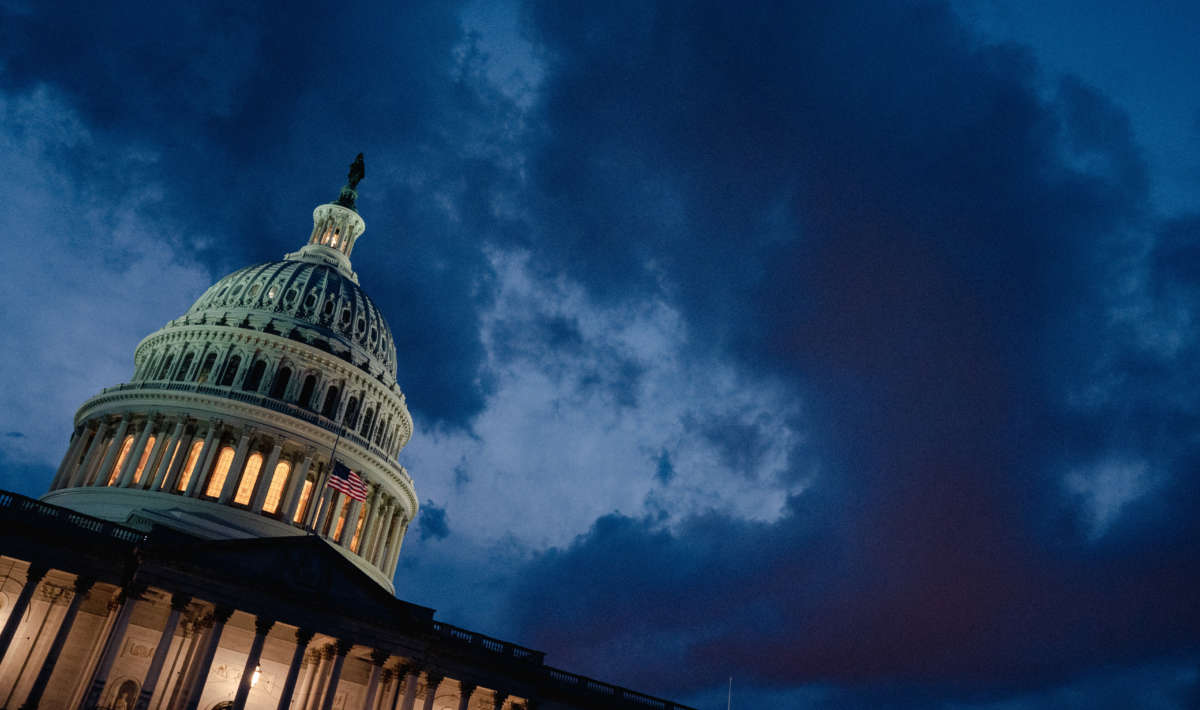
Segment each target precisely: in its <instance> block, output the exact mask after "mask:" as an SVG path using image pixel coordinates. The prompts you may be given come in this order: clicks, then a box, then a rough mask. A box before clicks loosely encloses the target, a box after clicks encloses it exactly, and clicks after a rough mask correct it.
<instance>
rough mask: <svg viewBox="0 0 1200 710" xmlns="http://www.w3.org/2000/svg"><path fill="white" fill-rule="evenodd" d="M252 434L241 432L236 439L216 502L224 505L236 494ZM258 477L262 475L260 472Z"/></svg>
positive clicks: (244, 430) (250, 432)
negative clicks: (223, 483) (236, 442)
mask: <svg viewBox="0 0 1200 710" xmlns="http://www.w3.org/2000/svg"><path fill="white" fill-rule="evenodd" d="M252 434H253V432H252V431H251V430H250V429H249V428H246V429H243V430H242V438H241V439H238V445H237V448H236V449H235V450H234V452H233V462H232V463H230V464H229V473H227V474H226V475H225V485H224V486H222V487H221V495H220V496H219V497H218V498H217V502H218V503H220V504H222V505H226V504H228V503H229V501H230V500H232V499H233V494H234V493H236V492H237V487H238V482H239V481H240V480H241V478H242V469H243V468H245V467H246V454H247V453H248V452H249V450H250V436H251V435H252ZM259 475H262V474H261V472H260V473H259Z"/></svg>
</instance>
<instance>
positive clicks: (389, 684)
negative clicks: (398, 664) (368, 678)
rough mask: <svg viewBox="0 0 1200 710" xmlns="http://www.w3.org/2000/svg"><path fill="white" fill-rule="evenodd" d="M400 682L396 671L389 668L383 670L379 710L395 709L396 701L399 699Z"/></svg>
mask: <svg viewBox="0 0 1200 710" xmlns="http://www.w3.org/2000/svg"><path fill="white" fill-rule="evenodd" d="M400 680H401V678H400V676H399V675H398V674H397V673H396V671H394V670H392V669H391V668H385V669H384V671H383V687H382V688H380V690H379V710H388V709H389V708H394V707H396V699H397V698H399V697H400ZM389 696H390V697H389Z"/></svg>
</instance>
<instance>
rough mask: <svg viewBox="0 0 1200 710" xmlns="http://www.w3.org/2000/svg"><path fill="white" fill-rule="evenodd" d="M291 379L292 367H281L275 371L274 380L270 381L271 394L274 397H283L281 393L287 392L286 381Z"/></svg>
mask: <svg viewBox="0 0 1200 710" xmlns="http://www.w3.org/2000/svg"><path fill="white" fill-rule="evenodd" d="M291 379H292V368H290V367H281V368H279V371H278V372H276V373H275V381H274V382H272V383H271V396H272V397H273V398H275V399H283V395H284V394H286V393H287V386H288V381H289V380H291Z"/></svg>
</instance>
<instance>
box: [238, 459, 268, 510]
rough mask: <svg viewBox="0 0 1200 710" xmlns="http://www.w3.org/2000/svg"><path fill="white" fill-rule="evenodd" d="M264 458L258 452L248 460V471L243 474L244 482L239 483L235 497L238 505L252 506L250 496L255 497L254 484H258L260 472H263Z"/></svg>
mask: <svg viewBox="0 0 1200 710" xmlns="http://www.w3.org/2000/svg"><path fill="white" fill-rule="evenodd" d="M262 464H263V457H262V454H260V453H258V452H257V451H256V452H254V453H253V454H250V458H248V459H246V470H245V472H244V473H242V480H241V482H240V483H238V488H237V493H235V494H234V496H233V502H234V503H237V504H238V505H250V496H252V495H254V484H255V483H257V482H258V472H259V471H261V470H262Z"/></svg>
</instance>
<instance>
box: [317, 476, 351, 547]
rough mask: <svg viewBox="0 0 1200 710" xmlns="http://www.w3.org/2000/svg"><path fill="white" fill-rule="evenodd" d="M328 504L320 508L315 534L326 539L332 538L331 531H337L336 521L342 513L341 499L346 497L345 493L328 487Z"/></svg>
mask: <svg viewBox="0 0 1200 710" xmlns="http://www.w3.org/2000/svg"><path fill="white" fill-rule="evenodd" d="M328 490H329V500H328V504H327V505H325V506H324V508H323V509H322V510H321V520H320V521H319V522H320V524H319V525H317V534H318V535H321V536H322V537H327V539H329V540H332V539H333V533H335V532H337V521H338V518H339V517H341V513H342V505H343V501H342V499H343V498H345V497H346V494H345V493H342V492H341V491H335V490H334V489H332V488H329V489H328Z"/></svg>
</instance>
